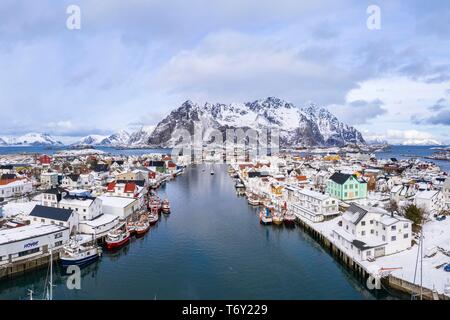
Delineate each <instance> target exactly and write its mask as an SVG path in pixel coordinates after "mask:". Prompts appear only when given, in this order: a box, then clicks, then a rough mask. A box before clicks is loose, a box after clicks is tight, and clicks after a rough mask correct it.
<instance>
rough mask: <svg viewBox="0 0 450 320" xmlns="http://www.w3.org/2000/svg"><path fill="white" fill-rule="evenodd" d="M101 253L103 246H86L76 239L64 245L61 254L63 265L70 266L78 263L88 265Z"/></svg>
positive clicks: (81, 265) (80, 265)
mask: <svg viewBox="0 0 450 320" xmlns="http://www.w3.org/2000/svg"><path fill="white" fill-rule="evenodd" d="M100 255H101V248H99V247H98V246H96V245H91V246H85V245H81V244H80V243H78V242H77V241H76V240H72V241H70V242H69V243H68V244H66V245H65V246H64V247H63V250H62V252H61V255H60V259H61V265H62V266H63V267H68V266H72V265H76V266H79V267H83V266H87V265H88V264H90V263H92V262H94V261H96V260H97V259H98V258H99V257H100Z"/></svg>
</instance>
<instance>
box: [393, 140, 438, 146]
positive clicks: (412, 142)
mask: <svg viewBox="0 0 450 320" xmlns="http://www.w3.org/2000/svg"><path fill="white" fill-rule="evenodd" d="M402 144H403V145H404V146H440V145H442V143H441V142H440V141H438V140H436V139H410V140H406V141H403V143H402Z"/></svg>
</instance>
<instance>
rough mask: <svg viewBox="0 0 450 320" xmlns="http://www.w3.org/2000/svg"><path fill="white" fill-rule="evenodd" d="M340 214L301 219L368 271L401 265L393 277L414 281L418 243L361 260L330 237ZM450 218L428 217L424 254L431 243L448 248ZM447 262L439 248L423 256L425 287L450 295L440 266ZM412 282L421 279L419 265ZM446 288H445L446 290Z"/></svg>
mask: <svg viewBox="0 0 450 320" xmlns="http://www.w3.org/2000/svg"><path fill="white" fill-rule="evenodd" d="M339 220H340V217H337V218H335V219H332V220H329V221H325V222H320V223H313V222H311V221H308V220H305V219H303V221H305V222H306V223H307V224H308V225H309V226H311V227H312V228H313V229H315V230H316V231H318V232H320V233H321V234H323V235H324V236H325V237H326V238H327V239H328V240H330V241H331V242H332V243H333V244H334V245H335V246H337V247H338V248H339V249H340V250H341V251H343V252H345V253H346V254H347V255H348V256H350V257H352V258H353V259H354V260H356V261H358V262H359V263H360V264H361V265H362V266H363V267H364V268H365V269H366V270H367V271H369V272H373V273H375V272H376V271H377V270H380V268H402V269H400V270H395V271H393V272H392V275H393V276H395V277H396V278H400V279H403V280H406V281H408V282H410V283H414V272H415V267H416V258H417V250H418V246H417V245H414V246H413V247H411V248H410V249H409V250H405V251H402V252H399V253H396V254H392V255H388V256H384V257H379V258H377V259H376V260H375V261H373V262H370V261H360V259H359V258H358V257H355V256H354V254H353V253H351V252H349V250H348V249H346V248H344V247H342V246H341V245H339V243H336V241H334V239H333V238H332V237H331V234H332V233H333V229H337V228H341V227H339V226H338V222H339ZM448 230H450V219H446V220H444V221H430V222H428V223H426V224H425V226H424V246H423V248H424V249H423V254H424V256H425V255H427V252H428V251H430V250H429V249H430V248H432V247H433V246H436V247H439V248H442V249H444V250H446V251H447V252H450V233H449V232H448ZM447 263H450V257H449V256H447V255H445V254H444V253H443V252H441V251H440V250H437V253H436V254H435V255H433V256H431V257H424V258H423V286H424V287H425V288H428V289H433V288H434V289H436V291H437V292H438V293H440V294H441V293H444V294H446V295H449V292H448V286H450V272H446V271H444V269H443V266H444V265H445V264H447ZM418 270H419V271H418V272H417V275H416V280H415V283H416V284H419V283H420V265H419V267H418ZM446 289H447V292H446Z"/></svg>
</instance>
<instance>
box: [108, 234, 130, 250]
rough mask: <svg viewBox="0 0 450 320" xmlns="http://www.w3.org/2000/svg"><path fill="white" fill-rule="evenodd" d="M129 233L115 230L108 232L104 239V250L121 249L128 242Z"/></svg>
mask: <svg viewBox="0 0 450 320" xmlns="http://www.w3.org/2000/svg"><path fill="white" fill-rule="evenodd" d="M130 237H131V235H130V232H129V231H128V230H121V229H116V230H113V231H110V232H108V234H107V235H106V239H105V244H106V249H108V250H113V249H118V248H121V247H122V246H124V245H126V244H128V243H129V242H130Z"/></svg>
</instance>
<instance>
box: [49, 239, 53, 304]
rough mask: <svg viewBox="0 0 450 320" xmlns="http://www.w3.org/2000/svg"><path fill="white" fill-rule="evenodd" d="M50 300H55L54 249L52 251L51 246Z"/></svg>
mask: <svg viewBox="0 0 450 320" xmlns="http://www.w3.org/2000/svg"><path fill="white" fill-rule="evenodd" d="M49 300H53V251H52V248H50V281H49Z"/></svg>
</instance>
